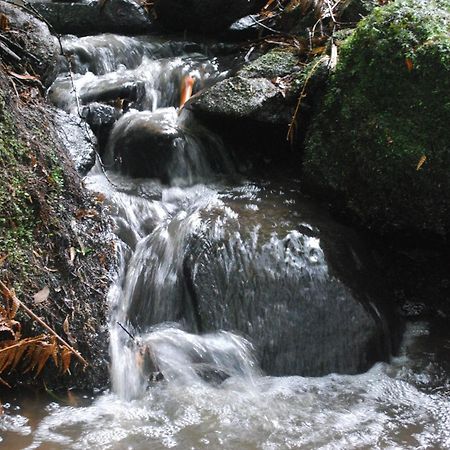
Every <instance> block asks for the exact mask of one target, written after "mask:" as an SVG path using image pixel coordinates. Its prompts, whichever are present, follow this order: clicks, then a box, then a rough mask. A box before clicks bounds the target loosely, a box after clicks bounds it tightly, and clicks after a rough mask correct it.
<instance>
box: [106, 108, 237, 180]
mask: <svg viewBox="0 0 450 450" xmlns="http://www.w3.org/2000/svg"><path fill="white" fill-rule="evenodd" d="M182 116H183V117H180V118H179V116H178V112H177V110H176V109H175V108H165V109H159V110H157V111H155V112H153V113H152V112H137V111H132V112H129V113H127V114H125V115H124V116H123V117H121V118H120V120H119V121H118V122H117V123H116V124H115V126H114V129H113V131H112V133H111V137H110V140H109V142H108V145H107V148H106V152H105V162H106V164H107V165H108V166H109V167H114V168H116V169H117V170H118V171H120V172H121V173H124V174H126V175H129V176H131V177H134V178H158V179H159V180H161V181H162V182H163V183H164V184H192V183H194V182H197V181H198V180H201V181H202V182H204V181H205V179H208V178H209V177H211V176H212V175H213V174H214V173H215V174H217V173H228V172H230V171H231V168H230V164H229V162H228V158H227V155H226V154H225V152H224V149H223V145H222V142H221V141H220V139H218V138H217V137H216V136H215V135H214V133H211V132H210V131H209V130H207V129H205V128H204V127H202V126H201V125H199V124H196V122H195V121H193V120H190V117H189V114H188V113H187V112H186V114H185V115H182Z"/></svg>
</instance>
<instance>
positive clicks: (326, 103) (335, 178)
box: [304, 0, 450, 235]
mask: <svg viewBox="0 0 450 450" xmlns="http://www.w3.org/2000/svg"><path fill="white" fill-rule="evenodd" d="M449 11H450V2H449V1H448V0H440V1H437V0H436V1H422V0H400V1H397V2H394V3H391V4H389V5H387V6H385V7H383V8H376V9H375V10H374V11H373V12H372V14H371V15H370V16H369V17H367V18H366V19H364V20H363V21H362V22H361V23H360V24H359V25H358V27H357V29H356V31H355V33H353V34H352V35H351V36H350V37H349V38H347V39H346V40H345V42H344V44H343V45H342V47H341V49H340V53H339V63H338V65H337V67H336V70H335V73H334V74H333V75H332V76H331V77H330V79H329V83H328V87H327V90H326V93H325V95H324V97H323V99H322V102H321V104H320V105H319V112H318V114H316V116H315V119H314V121H313V122H314V124H313V126H312V129H311V131H310V133H309V137H308V138H307V141H306V145H305V147H306V148H305V155H304V173H305V177H306V180H307V183H308V184H309V185H311V186H313V187H314V188H315V189H319V190H321V191H322V192H323V193H324V194H328V195H329V194H331V195H332V196H334V198H335V200H338V201H340V202H341V204H342V205H343V206H344V207H345V208H346V209H347V211H349V212H350V213H352V214H353V216H354V217H356V218H357V220H358V221H359V222H360V223H361V224H363V225H365V226H368V227H370V228H373V229H375V230H377V231H378V232H391V231H396V230H401V231H412V232H427V233H435V234H438V235H448V233H449V231H450V177H449V169H450V126H449V124H450V97H449V93H450V37H449V36H450V13H449Z"/></svg>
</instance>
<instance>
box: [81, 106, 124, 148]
mask: <svg viewBox="0 0 450 450" xmlns="http://www.w3.org/2000/svg"><path fill="white" fill-rule="evenodd" d="M121 115H122V112H121V111H120V110H118V109H117V108H114V107H113V106H110V105H104V104H102V103H91V104H89V105H87V106H85V107H84V108H83V110H82V116H83V118H84V119H85V120H86V122H87V123H88V124H89V125H90V127H91V129H92V131H93V132H94V134H95V136H96V137H97V141H98V145H99V148H100V150H101V149H103V148H104V147H105V145H106V142H107V141H108V137H109V134H110V132H111V130H112V127H113V125H114V123H115V122H116V121H117V120H118V119H119V118H120V116H121Z"/></svg>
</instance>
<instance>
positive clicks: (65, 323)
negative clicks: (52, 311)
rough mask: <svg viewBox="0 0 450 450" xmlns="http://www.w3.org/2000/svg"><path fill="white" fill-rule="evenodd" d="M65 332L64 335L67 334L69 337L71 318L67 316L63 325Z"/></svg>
mask: <svg viewBox="0 0 450 450" xmlns="http://www.w3.org/2000/svg"><path fill="white" fill-rule="evenodd" d="M63 330H64V333H66V334H67V335H69V334H70V330H69V316H66V320H65V321H64V323H63Z"/></svg>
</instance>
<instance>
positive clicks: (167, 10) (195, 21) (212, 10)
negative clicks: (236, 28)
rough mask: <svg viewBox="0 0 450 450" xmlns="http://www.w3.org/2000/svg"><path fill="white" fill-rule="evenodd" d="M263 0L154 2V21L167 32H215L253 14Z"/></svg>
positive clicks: (170, 0) (167, 0)
mask: <svg viewBox="0 0 450 450" xmlns="http://www.w3.org/2000/svg"><path fill="white" fill-rule="evenodd" d="M264 3H265V1H264V0H228V1H223V0H157V1H156V3H155V6H154V9H155V13H156V16H157V18H158V21H159V22H161V23H162V25H163V26H164V27H165V28H167V29H169V30H190V31H193V32H195V33H200V34H202V33H215V32H218V31H221V30H225V29H226V28H227V27H229V26H230V25H231V24H232V23H233V22H235V21H236V20H237V19H239V18H241V17H244V16H247V15H248V14H252V13H256V12H258V11H259V9H260V8H261V7H262V6H263V5H264Z"/></svg>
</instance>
